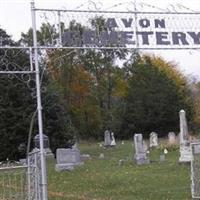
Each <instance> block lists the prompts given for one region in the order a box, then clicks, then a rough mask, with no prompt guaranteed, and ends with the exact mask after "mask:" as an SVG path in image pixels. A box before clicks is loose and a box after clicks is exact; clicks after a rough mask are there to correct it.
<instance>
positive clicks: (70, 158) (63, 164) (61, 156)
mask: <svg viewBox="0 0 200 200" xmlns="http://www.w3.org/2000/svg"><path fill="white" fill-rule="evenodd" d="M56 163H57V164H56V166H55V169H56V171H63V170H73V169H74V167H76V166H79V165H82V164H83V162H81V156H80V151H79V150H78V149H65V148H61V149H57V150H56Z"/></svg>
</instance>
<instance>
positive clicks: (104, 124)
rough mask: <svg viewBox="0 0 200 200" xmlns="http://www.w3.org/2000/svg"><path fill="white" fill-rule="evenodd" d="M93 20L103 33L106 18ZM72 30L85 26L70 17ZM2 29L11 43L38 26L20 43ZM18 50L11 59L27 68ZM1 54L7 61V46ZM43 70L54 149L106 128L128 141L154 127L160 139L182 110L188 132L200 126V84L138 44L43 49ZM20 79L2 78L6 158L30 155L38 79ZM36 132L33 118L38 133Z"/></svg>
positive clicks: (47, 29) (0, 130)
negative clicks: (31, 83)
mask: <svg viewBox="0 0 200 200" xmlns="http://www.w3.org/2000/svg"><path fill="white" fill-rule="evenodd" d="M91 23H92V24H93V26H97V25H98V24H100V25H99V26H100V27H101V28H102V31H105V29H104V27H103V25H102V24H103V23H102V19H101V20H99V19H94V20H93V21H92V22H91ZM62 28H63V29H65V27H64V25H63V26H62ZM67 29H69V30H76V29H78V30H82V29H84V27H82V26H81V25H80V24H77V23H76V22H75V21H72V22H71V23H70V26H69V27H68V28H67ZM0 34H1V36H3V37H4V38H9V43H12V44H13V45H19V44H23V45H27V46H31V45H32V29H30V30H29V31H28V32H27V33H22V35H21V39H20V40H19V41H17V42H14V41H13V40H12V39H11V37H10V36H9V35H7V33H6V31H5V30H3V29H0ZM44 34H45V35H46V39H45V40H44V39H43V37H42V36H43V35H44ZM52 35H56V30H55V29H54V27H53V26H52V25H50V24H43V25H42V26H41V27H40V30H38V31H37V36H38V42H39V44H45V43H48V42H51V41H50V40H51V39H52V37H50V36H52ZM5 42H8V39H6V40H5ZM3 45H5V44H3ZM15 51H19V50H15ZM15 54H16V52H14V50H13V51H12V52H11V53H6V56H7V60H9V64H10V65H11V63H17V65H19V66H22V65H23V62H26V60H27V59H29V55H28V52H26V51H25V52H23V53H21V54H20V56H17V57H16V56H14V55H15ZM0 58H1V59H2V61H3V59H5V51H4V50H3V49H1V50H0ZM4 65H5V66H7V64H6V63H5V62H1V67H2V66H4ZM40 70H41V74H42V77H41V80H42V88H44V89H42V105H43V120H44V133H45V134H46V135H48V136H49V139H50V146H51V148H52V150H53V152H55V150H56V148H58V147H67V146H70V145H72V144H73V142H74V141H75V140H77V139H85V140H88V139H95V140H102V139H103V133H104V131H105V130H106V129H108V130H111V131H113V132H114V133H115V136H116V137H117V138H118V139H130V138H132V136H133V134H134V133H138V132H140V133H143V134H144V136H145V137H148V135H149V133H150V132H152V131H155V132H157V133H158V135H159V137H164V136H166V134H167V133H168V132H169V131H175V132H177V133H178V131H179V115H178V113H179V110H181V109H184V110H185V111H186V113H187V117H188V120H189V125H190V130H191V131H193V132H195V131H196V132H197V131H198V128H199V123H200V120H199V116H200V115H199V109H198V110H197V109H196V108H197V106H198V105H199V95H198V91H199V89H200V87H199V82H198V81H193V80H192V81H191V79H190V81H189V78H187V77H185V76H184V75H183V74H182V73H181V72H180V71H179V70H178V68H177V66H176V65H175V64H174V63H172V62H167V61H165V60H164V59H163V58H161V57H157V56H154V55H150V54H149V55H147V54H143V53H140V52H138V51H136V50H122V49H113V50H112V49H107V50H105V49H98V50H97V49H96V50H95V49H87V50H83V49H82V50H71V49H56V50H55V49H54V50H47V51H46V52H45V53H44V52H40ZM19 79H21V77H19V76H18V75H15V76H14V77H12V78H10V77H8V76H7V75H2V77H1V78H0V81H1V84H0V114H1V120H0V136H1V138H2V139H1V140H0V149H1V151H0V152H1V153H0V159H1V160H2V159H6V158H7V157H9V158H10V159H18V158H19V157H21V156H22V155H24V152H25V149H26V146H27V141H28V134H29V129H30V121H31V119H32V116H33V113H34V112H35V111H36V100H35V97H34V95H33V93H32V90H30V87H27V81H30V79H31V80H33V79H34V77H28V79H27V81H20V80H19ZM23 79H25V78H24V77H23ZM37 133H38V130H37V120H35V121H34V128H33V133H32V135H31V137H32V139H33V137H34V135H36V134H37ZM32 145H33V144H32Z"/></svg>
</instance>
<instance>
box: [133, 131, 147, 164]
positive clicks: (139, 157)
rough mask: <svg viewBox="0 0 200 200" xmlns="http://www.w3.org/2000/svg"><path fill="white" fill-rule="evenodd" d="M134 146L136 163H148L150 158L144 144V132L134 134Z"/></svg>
mask: <svg viewBox="0 0 200 200" xmlns="http://www.w3.org/2000/svg"><path fill="white" fill-rule="evenodd" d="M134 146H135V155H134V160H135V162H136V164H137V165H142V164H148V163H149V159H148V158H147V154H146V151H145V149H144V146H143V137H142V134H135V135H134Z"/></svg>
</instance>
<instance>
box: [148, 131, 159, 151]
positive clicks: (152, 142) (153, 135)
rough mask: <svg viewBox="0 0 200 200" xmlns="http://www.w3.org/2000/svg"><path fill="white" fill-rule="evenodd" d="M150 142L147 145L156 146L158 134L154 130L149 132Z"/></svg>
mask: <svg viewBox="0 0 200 200" xmlns="http://www.w3.org/2000/svg"><path fill="white" fill-rule="evenodd" d="M149 140H150V144H149V147H150V148H151V147H157V146H158V134H157V133H155V132H152V133H151V134H150V139H149Z"/></svg>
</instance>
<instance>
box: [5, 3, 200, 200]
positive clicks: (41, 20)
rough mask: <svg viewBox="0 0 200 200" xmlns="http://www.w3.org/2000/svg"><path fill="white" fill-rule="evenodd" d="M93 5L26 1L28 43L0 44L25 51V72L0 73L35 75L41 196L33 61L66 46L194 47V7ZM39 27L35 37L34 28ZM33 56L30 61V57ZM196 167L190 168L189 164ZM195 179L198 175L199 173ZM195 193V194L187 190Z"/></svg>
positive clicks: (197, 27) (197, 35) (197, 30)
mask: <svg viewBox="0 0 200 200" xmlns="http://www.w3.org/2000/svg"><path fill="white" fill-rule="evenodd" d="M93 8H94V9H86V10H80V9H78V10H67V9H40V8H36V7H35V5H34V1H32V3H31V11H32V28H33V46H32V47H21V46H19V47H12V46H7V47H3V46H2V47H1V49H6V48H7V49H12V48H19V49H27V51H30V60H31V62H30V66H31V70H29V72H24V71H22V72H18V71H10V70H8V69H6V70H2V71H1V73H7V74H9V73H10V74H13V73H25V74H26V73H34V74H35V80H36V88H37V90H36V94H37V111H38V112H37V113H38V124H39V134H40V160H41V162H40V163H41V188H40V189H41V194H42V199H43V200H46V199H47V180H46V179H47V178H46V164H45V158H44V150H43V125H42V106H41V95H40V93H41V91H40V70H39V61H40V58H41V56H42V57H46V56H47V55H48V53H49V52H51V51H56V50H58V51H61V50H63V49H68V50H71V51H67V53H66V54H65V55H64V56H69V57H70V54H71V53H73V52H76V51H77V50H94V51H98V50H109V51H110V50H111V51H112V50H123V49H124V50H131V49H132V50H133V49H136V50H164V51H167V50H199V49H200V13H198V12H188V11H187V12H174V11H169V10H167V11H162V12H155V11H152V12H146V11H138V10H137V9H136V7H135V8H134V9H133V11H130V10H128V11H121V10H120V11H113V10H112V11H111V10H110V11H102V10H100V9H99V7H97V6H96V5H94V6H93ZM41 25H43V28H44V29H45V31H44V32H43V35H41V38H40V41H42V42H40V41H39V39H38V38H37V34H36V32H37V29H38V28H39V27H40V26H41ZM32 61H33V62H32ZM32 67H33V68H32ZM195 169H196V168H195ZM199 179H200V177H199ZM193 196H195V194H193Z"/></svg>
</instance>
